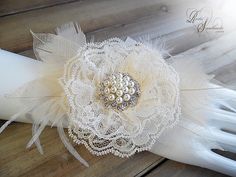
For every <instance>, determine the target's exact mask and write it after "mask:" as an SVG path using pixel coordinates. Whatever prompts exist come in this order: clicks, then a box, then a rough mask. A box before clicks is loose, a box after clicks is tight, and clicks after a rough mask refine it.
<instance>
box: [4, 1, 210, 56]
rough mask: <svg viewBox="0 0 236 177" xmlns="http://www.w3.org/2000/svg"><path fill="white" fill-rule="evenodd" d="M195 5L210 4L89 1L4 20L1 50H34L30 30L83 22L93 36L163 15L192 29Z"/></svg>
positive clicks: (49, 29) (48, 29)
mask: <svg viewBox="0 0 236 177" xmlns="http://www.w3.org/2000/svg"><path fill="white" fill-rule="evenodd" d="M193 2H195V3H194V4H195V7H198V6H202V5H205V3H206V2H207V0H204V2H203V1H199V2H198V3H196V1H193V0H189V1H186V0H178V1H164V0H158V1H156V0H146V1H143V0H129V1H126V0H119V1H117V0H109V1H108V0H93V1H91V0H86V1H82V2H73V3H69V4H64V5H61V6H60V5H58V6H54V7H49V8H44V9H38V10H34V11H30V12H26V13H21V14H18V15H11V16H6V17H2V18H1V19H0V26H4V28H0V48H3V49H6V50H10V51H14V52H19V51H24V50H27V49H29V48H31V47H32V38H31V35H30V33H29V30H30V29H32V30H33V31H34V32H52V30H53V29H54V28H55V27H56V26H59V25H61V24H63V23H67V22H69V21H79V22H80V24H81V27H82V29H83V31H85V32H90V31H94V30H98V29H101V28H105V27H108V26H112V25H126V24H129V23H130V22H132V21H136V20H139V19H140V18H145V17H146V16H151V15H153V14H160V13H162V14H166V15H169V16H170V14H175V15H172V18H175V19H172V22H173V21H174V20H177V19H179V20H182V23H184V24H185V25H186V26H189V24H187V23H185V21H186V14H185V13H186V8H187V7H189V6H190V7H191V6H192V5H191V4H192V3H193ZM182 4H184V7H183V5H182ZM93 12H96V13H93ZM157 16H158V15H157ZM163 20H164V19H163ZM169 24H171V22H169Z"/></svg>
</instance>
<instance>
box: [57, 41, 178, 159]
mask: <svg viewBox="0 0 236 177" xmlns="http://www.w3.org/2000/svg"><path fill="white" fill-rule="evenodd" d="M113 73H125V74H127V75H128V76H130V77H131V78H132V79H134V81H135V82H137V85H138V86H137V85H136V87H135V89H134V90H133V91H134V92H135V91H136V90H137V88H138V87H139V88H140V95H138V94H137V95H136V96H137V99H136V101H137V102H135V104H133V106H129V105H128V106H127V108H126V109H123V110H117V109H112V108H110V107H107V106H106V105H104V102H103V101H102V99H101V97H99V86H100V85H101V83H103V81H104V78H106V77H107V76H109V75H110V76H111V74H113ZM122 82H123V81H122ZM61 83H62V85H63V88H64V89H65V93H66V96H67V99H68V105H69V108H70V111H69V123H70V126H69V135H70V136H71V137H72V138H73V140H74V141H75V142H76V143H78V144H81V143H82V144H84V145H85V146H86V147H87V148H88V149H89V150H90V151H91V152H92V153H93V154H96V155H103V154H106V153H113V154H115V155H118V156H121V157H127V156H130V155H132V154H134V153H135V152H136V151H143V150H148V149H150V148H151V146H152V145H153V143H154V142H155V140H156V138H158V137H159V136H160V135H161V133H162V132H163V130H165V129H166V128H168V127H172V126H174V125H175V124H176V123H177V121H178V119H179V115H180V105H179V104H180V100H179V77H178V74H177V73H176V72H175V70H174V69H173V68H172V67H171V66H169V65H168V64H167V63H166V62H165V61H164V59H163V58H162V56H161V55H160V53H159V52H158V51H156V50H153V49H150V48H148V47H146V46H144V45H143V44H141V43H137V42H135V41H132V42H130V40H127V41H122V40H120V39H117V38H114V39H109V40H107V41H104V42H102V43H92V44H86V45H85V46H84V47H82V48H81V49H80V50H79V51H78V54H77V55H76V57H74V58H72V59H71V60H69V61H68V62H67V63H66V65H65V71H64V76H63V78H61ZM132 84H133V85H134V84H135V83H131V86H132ZM115 89H116V88H115ZM113 90H114V89H113ZM107 92H109V90H107ZM116 93H117V92H116ZM119 94H120V95H122V94H123V92H122V93H119ZM119 94H118V95H119ZM131 94H132V93H131ZM122 98H124V97H122ZM133 98H134V97H133ZM110 99H111V100H114V99H115V97H114V96H111V98H110ZM125 99H126V100H129V99H130V96H129V95H128V96H126V98H125ZM118 101H121V103H122V99H121V100H118Z"/></svg>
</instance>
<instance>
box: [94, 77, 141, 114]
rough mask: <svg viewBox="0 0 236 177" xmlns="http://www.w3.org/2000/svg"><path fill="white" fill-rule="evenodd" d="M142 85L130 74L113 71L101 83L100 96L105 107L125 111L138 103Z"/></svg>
mask: <svg viewBox="0 0 236 177" xmlns="http://www.w3.org/2000/svg"><path fill="white" fill-rule="evenodd" d="M140 93H141V92H140V86H139V84H138V82H137V81H135V80H134V79H133V78H132V77H131V76H130V75H128V74H125V73H112V74H110V75H107V76H106V78H105V79H104V80H103V81H102V82H101V84H100V90H99V96H100V99H101V100H102V101H103V103H104V105H105V107H107V108H112V109H114V110H117V111H123V110H125V109H126V108H128V107H133V106H135V105H136V104H137V101H138V98H139V96H140Z"/></svg>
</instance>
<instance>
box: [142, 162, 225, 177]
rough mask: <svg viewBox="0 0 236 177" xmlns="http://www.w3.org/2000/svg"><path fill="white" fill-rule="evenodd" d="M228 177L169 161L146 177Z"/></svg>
mask: <svg viewBox="0 0 236 177" xmlns="http://www.w3.org/2000/svg"><path fill="white" fill-rule="evenodd" d="M159 176H160V177H227V176H226V175H223V174H220V173H217V172H214V171H211V170H207V169H204V168H199V167H195V166H191V165H186V164H182V163H178V162H175V161H171V160H167V161H165V163H163V164H161V165H160V166H159V167H158V168H155V169H154V170H153V171H151V172H150V173H149V174H147V175H146V177H159Z"/></svg>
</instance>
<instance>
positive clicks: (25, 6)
mask: <svg viewBox="0 0 236 177" xmlns="http://www.w3.org/2000/svg"><path fill="white" fill-rule="evenodd" d="M74 1H75V0H34V1H32V0H24V1H16V0H2V1H0V17H2V16H8V15H13V14H17V13H20V12H27V11H32V10H36V9H41V8H45V7H51V6H56V5H60V4H65V3H70V2H74Z"/></svg>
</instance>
